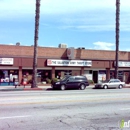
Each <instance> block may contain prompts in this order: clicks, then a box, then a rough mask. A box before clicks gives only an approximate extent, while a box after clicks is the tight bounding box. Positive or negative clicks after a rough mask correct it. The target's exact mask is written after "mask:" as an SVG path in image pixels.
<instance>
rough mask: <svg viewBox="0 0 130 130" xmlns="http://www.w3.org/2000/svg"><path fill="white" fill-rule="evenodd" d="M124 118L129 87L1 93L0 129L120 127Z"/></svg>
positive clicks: (129, 111) (129, 106) (129, 115)
mask: <svg viewBox="0 0 130 130" xmlns="http://www.w3.org/2000/svg"><path fill="white" fill-rule="evenodd" d="M123 119H124V121H125V122H128V121H129V120H130V89H129V88H125V89H107V90H104V89H86V90H66V91H52V90H50V91H11V92H10V91H7V92H0V130H68V129H69V130H120V128H119V127H120V125H121V121H122V120H123ZM123 129H124V130H127V129H129V130H130V127H129V126H128V128H123Z"/></svg>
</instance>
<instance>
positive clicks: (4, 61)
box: [0, 58, 14, 65]
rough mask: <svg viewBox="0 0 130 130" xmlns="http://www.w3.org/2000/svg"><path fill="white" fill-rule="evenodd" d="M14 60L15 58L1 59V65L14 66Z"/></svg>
mask: <svg viewBox="0 0 130 130" xmlns="http://www.w3.org/2000/svg"><path fill="white" fill-rule="evenodd" d="M13 63H14V59H13V58H0V64H1V65H13Z"/></svg>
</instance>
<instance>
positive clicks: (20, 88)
mask: <svg viewBox="0 0 130 130" xmlns="http://www.w3.org/2000/svg"><path fill="white" fill-rule="evenodd" d="M92 88H94V85H89V86H87V87H86V89H92ZM124 88H130V84H126V86H125V87H124ZM33 90H41V91H46V90H52V88H51V85H43V86H42V85H39V86H38V88H31V86H29V85H28V86H25V88H24V86H22V85H21V86H17V88H15V86H0V91H33Z"/></svg>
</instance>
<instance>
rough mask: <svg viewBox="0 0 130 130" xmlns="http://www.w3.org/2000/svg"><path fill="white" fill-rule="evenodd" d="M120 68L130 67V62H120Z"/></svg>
mask: <svg viewBox="0 0 130 130" xmlns="http://www.w3.org/2000/svg"><path fill="white" fill-rule="evenodd" d="M115 65H116V62H115ZM118 67H130V62H126V61H119V62H118Z"/></svg>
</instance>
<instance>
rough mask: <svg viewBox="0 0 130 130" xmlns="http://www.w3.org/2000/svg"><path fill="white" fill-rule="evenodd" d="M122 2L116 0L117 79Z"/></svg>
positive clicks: (116, 72)
mask: <svg viewBox="0 0 130 130" xmlns="http://www.w3.org/2000/svg"><path fill="white" fill-rule="evenodd" d="M119 21H120V0H116V57H115V58H116V59H115V60H116V64H115V78H118V60H119V58H118V54H119V33H120V29H119V27H120V23H119Z"/></svg>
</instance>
